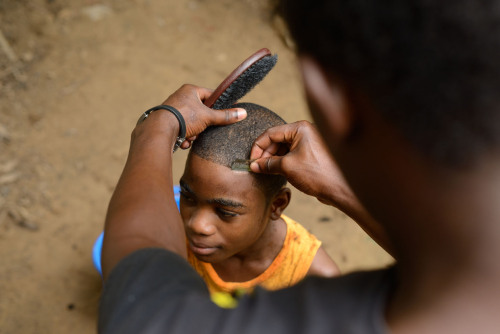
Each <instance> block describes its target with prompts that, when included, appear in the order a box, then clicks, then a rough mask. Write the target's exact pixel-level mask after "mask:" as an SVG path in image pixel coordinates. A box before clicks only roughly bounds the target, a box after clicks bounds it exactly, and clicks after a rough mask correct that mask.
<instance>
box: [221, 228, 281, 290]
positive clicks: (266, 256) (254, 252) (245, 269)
mask: <svg viewBox="0 0 500 334" xmlns="http://www.w3.org/2000/svg"><path fill="white" fill-rule="evenodd" d="M286 233H287V226H286V223H285V221H284V220H283V219H282V218H279V219H277V220H271V221H270V222H269V223H268V224H267V227H266V229H265V230H264V232H263V233H262V235H261V237H260V238H259V239H258V241H257V242H256V243H255V244H253V245H252V246H251V247H249V248H247V249H245V250H244V251H242V252H240V253H238V254H235V255H233V256H232V257H230V258H228V259H226V260H224V261H222V262H219V263H214V264H212V267H213V268H214V270H215V271H216V272H217V275H219V277H220V278H221V279H222V280H224V281H226V282H246V281H249V280H251V279H254V278H255V277H257V276H259V275H261V274H262V273H263V272H264V271H265V270H266V269H267V268H268V267H269V266H270V265H271V263H272V262H273V261H274V259H275V258H276V256H277V255H278V254H279V252H280V251H281V249H282V248H283V244H284V241H285V237H286Z"/></svg>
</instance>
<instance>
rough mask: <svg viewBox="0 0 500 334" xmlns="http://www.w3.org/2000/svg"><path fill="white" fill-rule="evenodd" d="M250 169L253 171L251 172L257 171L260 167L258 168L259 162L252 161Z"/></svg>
mask: <svg viewBox="0 0 500 334" xmlns="http://www.w3.org/2000/svg"><path fill="white" fill-rule="evenodd" d="M250 169H251V170H252V171H253V172H258V171H259V170H260V169H259V164H258V163H256V162H255V161H254V162H252V163H251V164H250Z"/></svg>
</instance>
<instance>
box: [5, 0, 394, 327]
mask: <svg viewBox="0 0 500 334" xmlns="http://www.w3.org/2000/svg"><path fill="white" fill-rule="evenodd" d="M278 23H279V22H277V21H276V20H274V19H273V18H272V16H271V15H270V12H269V8H268V5H266V3H265V1H264V0H242V1H232V0H215V1H207V0H172V1H161V0H129V1H120V0H109V1H92V0H73V1H62V0H33V1H29V0H0V32H1V35H0V333H2V334H11V333H37V334H40V333H75V334H80V333H94V332H95V331H96V329H95V328H96V314H97V305H98V299H99V293H100V289H101V279H100V276H99V275H98V274H97V272H96V271H95V269H94V267H93V265H92V260H91V248H92V244H93V242H94V240H95V239H96V237H97V236H98V235H99V233H100V232H101V230H102V227H103V221H104V216H105V213H106V207H107V204H108V201H109V198H110V196H111V193H112V191H113V189H114V186H115V184H116V182H117V179H118V177H119V175H120V172H121V169H122V167H123V165H124V162H125V159H126V156H127V150H128V144H129V136H130V132H131V130H132V128H133V127H134V124H135V122H136V120H137V118H138V117H139V114H140V113H141V112H143V111H144V110H145V109H147V108H148V107H150V106H153V105H157V104H159V103H160V102H162V101H163V100H164V98H165V97H166V96H168V95H169V94H170V93H172V92H173V91H174V90H176V89H177V88H178V87H179V86H180V85H181V84H183V83H185V82H189V83H194V84H198V85H201V86H206V87H212V88H215V86H217V85H218V83H219V82H220V81H221V80H222V79H223V78H224V77H225V75H227V74H228V73H229V72H230V71H231V70H232V69H233V68H234V67H235V66H236V65H238V64H239V63H240V62H241V61H242V60H243V59H245V58H246V57H247V56H248V55H250V54H251V53H252V52H254V51H255V50H258V49H260V48H262V47H267V48H269V49H270V50H271V51H273V52H275V53H277V54H278V56H279V61H278V64H277V66H276V67H275V69H274V70H273V71H272V72H271V73H270V74H269V76H268V77H267V78H266V80H265V81H264V82H263V83H261V84H260V85H259V86H258V87H257V88H256V89H254V91H252V92H251V93H250V94H249V95H248V96H246V97H245V98H244V101H250V102H255V103H259V104H262V105H265V106H267V107H269V108H270V109H272V110H274V111H276V112H278V113H279V114H280V115H281V116H282V117H283V118H284V119H285V120H287V121H288V122H293V121H296V120H299V119H308V118H309V116H308V114H307V108H306V105H305V102H304V97H303V93H302V87H301V83H300V76H299V73H298V71H297V68H296V64H295V58H294V55H293V52H292V51H291V49H290V45H289V44H290V43H286V38H284V37H283V34H282V33H280V31H282V30H281V29H279V24H278ZM185 157H186V154H185V152H182V153H176V155H175V165H174V170H175V172H174V174H175V178H176V179H177V180H178V178H179V177H180V175H181V173H182V170H183V164H184V159H185ZM287 214H288V215H289V216H291V217H292V218H294V219H296V220H298V221H300V222H302V223H303V224H304V225H305V226H306V227H308V228H309V229H310V230H311V231H313V232H314V233H315V234H316V235H317V236H318V237H319V238H320V239H321V240H322V241H323V243H324V245H325V247H326V250H327V251H328V253H329V254H330V255H331V256H332V257H333V258H334V260H336V261H337V263H338V264H339V266H340V268H341V270H342V271H343V272H349V271H352V270H354V269H364V268H373V267H379V266H384V265H387V264H388V263H390V262H391V258H390V257H389V256H388V255H387V254H386V253H385V252H384V251H383V250H381V249H380V248H379V247H378V246H377V245H376V244H375V243H374V242H373V241H372V240H371V239H370V238H369V237H368V236H367V235H366V234H364V233H363V232H362V231H361V230H360V229H359V228H358V227H357V225H355V224H354V223H353V222H352V221H351V220H350V219H348V218H347V217H346V216H344V215H343V214H342V213H340V212H339V211H337V210H336V209H334V208H331V207H327V206H324V205H321V204H320V203H319V202H318V201H317V200H316V199H314V198H309V197H307V196H304V195H302V194H300V193H299V192H297V191H294V193H293V198H292V203H291V206H290V207H289V209H287Z"/></svg>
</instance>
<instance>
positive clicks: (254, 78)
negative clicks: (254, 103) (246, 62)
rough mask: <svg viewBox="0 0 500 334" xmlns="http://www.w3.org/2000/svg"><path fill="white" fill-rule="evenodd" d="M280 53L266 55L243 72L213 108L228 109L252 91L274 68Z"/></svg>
mask: <svg viewBox="0 0 500 334" xmlns="http://www.w3.org/2000/svg"><path fill="white" fill-rule="evenodd" d="M277 61H278V55H274V56H265V57H263V58H261V59H260V60H258V61H257V62H256V63H255V64H253V65H252V66H250V67H249V68H248V69H247V70H246V71H245V72H243V73H242V74H241V75H240V76H239V77H238V78H237V79H236V80H234V82H233V83H232V84H231V85H229V87H228V88H227V89H226V90H225V91H224V92H223V93H222V94H221V95H220V96H219V98H218V99H217V100H216V101H215V103H214V104H213V106H212V108H213V109H227V108H230V107H231V106H232V105H233V104H235V103H236V102H237V101H238V100H239V99H241V98H242V97H243V96H245V95H246V94H247V93H248V92H249V91H251V90H252V89H253V88H254V87H255V86H256V85H257V84H258V83H259V82H261V81H262V80H263V79H264V78H265V77H266V75H267V74H268V73H269V72H270V71H271V70H272V69H273V67H274V65H276V62H277Z"/></svg>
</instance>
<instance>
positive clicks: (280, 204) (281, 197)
mask: <svg viewBox="0 0 500 334" xmlns="http://www.w3.org/2000/svg"><path fill="white" fill-rule="evenodd" d="M291 197H292V192H291V191H290V189H289V188H286V187H285V188H281V189H280V191H278V193H277V194H276V195H274V197H273V198H272V200H271V219H272V220H276V219H279V218H280V217H281V214H282V213H283V211H285V209H286V207H287V206H288V204H289V203H290V198H291Z"/></svg>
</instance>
